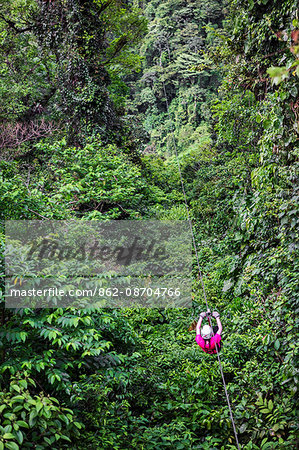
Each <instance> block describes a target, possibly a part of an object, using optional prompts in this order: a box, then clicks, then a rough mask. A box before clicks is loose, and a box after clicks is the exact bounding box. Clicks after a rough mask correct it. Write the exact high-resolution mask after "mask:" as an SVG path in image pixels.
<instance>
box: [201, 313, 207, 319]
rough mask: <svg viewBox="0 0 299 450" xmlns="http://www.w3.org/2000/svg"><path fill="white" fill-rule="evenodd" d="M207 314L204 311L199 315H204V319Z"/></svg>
mask: <svg viewBox="0 0 299 450" xmlns="http://www.w3.org/2000/svg"><path fill="white" fill-rule="evenodd" d="M206 315H207V314H206V313H205V312H202V313H200V314H199V317H202V318H203V319H204V318H205V317H206Z"/></svg>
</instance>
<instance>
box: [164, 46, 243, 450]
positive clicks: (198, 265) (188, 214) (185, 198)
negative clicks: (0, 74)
mask: <svg viewBox="0 0 299 450" xmlns="http://www.w3.org/2000/svg"><path fill="white" fill-rule="evenodd" d="M159 49H160V61H162V49H161V46H160V45H159ZM161 67H162V68H163V66H162V64H161ZM162 86H163V91H164V96H165V102H166V110H167V115H168V118H169V121H170V124H171V136H172V140H173V146H174V150H175V155H176V160H177V164H178V171H179V176H180V181H181V186H182V191H183V196H184V202H185V207H186V212H187V217H188V223H189V228H190V232H191V236H192V241H193V247H194V251H195V256H196V262H197V267H198V273H199V278H200V283H201V286H202V290H203V295H204V299H205V303H206V307H207V311H208V310H209V309H210V308H209V305H208V300H207V294H206V290H205V284H204V281H203V276H202V271H201V268H200V263H199V257H198V251H197V245H196V241H195V236H194V232H193V225H192V221H191V217H190V213H189V207H188V203H187V196H186V191H185V186H184V182H183V176H182V171H181V164H180V161H179V156H178V151H177V146H176V141H175V137H174V129H173V121H172V118H171V115H170V112H169V103H168V97H167V92H166V89H165V83H164V80H163V79H162ZM209 322H210V321H209ZM211 328H212V327H211ZM212 333H213V336H214V331H213V328H212ZM215 348H216V352H217V358H218V363H219V368H220V372H221V377H222V382H223V387H224V392H225V396H226V401H227V405H228V408H229V413H230V419H231V423H232V426H233V430H234V435H235V439H236V444H237V448H238V450H240V446H239V440H238V434H237V430H236V425H235V421H234V416H233V412H232V408H231V403H230V399H229V395H228V392H227V388H226V383H225V379H224V374H223V369H222V364H221V359H220V355H219V352H218V346H217V345H215Z"/></svg>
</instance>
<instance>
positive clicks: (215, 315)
mask: <svg viewBox="0 0 299 450" xmlns="http://www.w3.org/2000/svg"><path fill="white" fill-rule="evenodd" d="M212 317H214V318H215V319H217V317H220V314H219V312H217V311H213V312H212Z"/></svg>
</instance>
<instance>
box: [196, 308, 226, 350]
mask: <svg viewBox="0 0 299 450" xmlns="http://www.w3.org/2000/svg"><path fill="white" fill-rule="evenodd" d="M210 314H211V312H210V311H209V310H208V312H207V313H205V312H202V313H200V315H199V321H198V322H197V325H196V338H195V339H196V342H197V344H198V345H199V346H200V347H201V348H202V349H203V351H204V352H206V353H210V354H215V353H217V350H216V345H217V349H218V351H219V350H220V348H221V346H220V341H221V333H222V325H221V321H220V314H219V313H218V312H217V311H213V313H212V317H214V319H216V322H217V327H214V329H213V328H212V327H211V326H210V325H204V326H203V327H202V328H200V327H201V323H202V321H203V319H204V318H205V317H208V318H209V316H210ZM209 323H210V320H209Z"/></svg>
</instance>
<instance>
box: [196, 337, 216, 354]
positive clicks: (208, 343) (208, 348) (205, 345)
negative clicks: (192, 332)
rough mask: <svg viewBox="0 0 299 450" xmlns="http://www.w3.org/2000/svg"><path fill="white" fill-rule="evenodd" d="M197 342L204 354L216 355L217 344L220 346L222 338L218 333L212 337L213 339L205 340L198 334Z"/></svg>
mask: <svg viewBox="0 0 299 450" xmlns="http://www.w3.org/2000/svg"><path fill="white" fill-rule="evenodd" d="M195 340H196V342H197V344H198V345H199V346H200V347H201V348H202V349H203V351H204V352H206V353H212V354H214V353H217V351H216V348H215V344H218V345H219V343H220V341H221V336H220V334H218V333H216V334H215V335H214V336H213V337H211V339H209V340H205V339H203V338H202V337H201V335H200V334H197V335H196V338H195Z"/></svg>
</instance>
